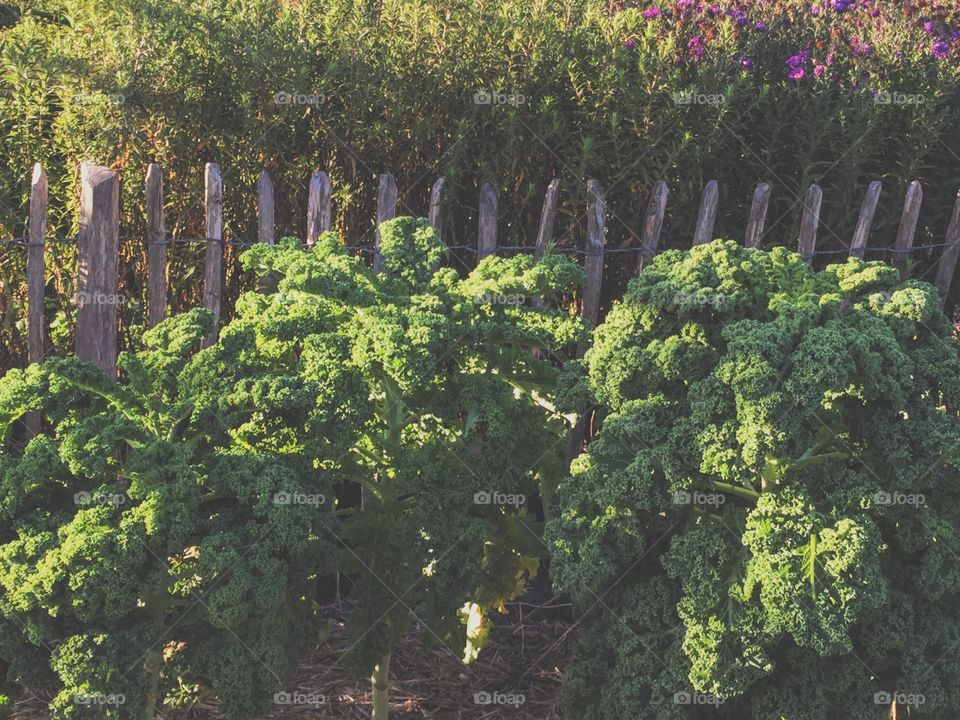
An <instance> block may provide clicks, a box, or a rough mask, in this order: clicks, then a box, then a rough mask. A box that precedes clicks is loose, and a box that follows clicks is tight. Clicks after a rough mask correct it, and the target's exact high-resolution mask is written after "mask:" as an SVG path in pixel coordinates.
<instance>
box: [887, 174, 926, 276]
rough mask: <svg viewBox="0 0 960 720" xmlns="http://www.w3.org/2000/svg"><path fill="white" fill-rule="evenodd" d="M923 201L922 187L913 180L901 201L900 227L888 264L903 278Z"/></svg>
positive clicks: (905, 274)
mask: <svg viewBox="0 0 960 720" xmlns="http://www.w3.org/2000/svg"><path fill="white" fill-rule="evenodd" d="M922 203H923V188H922V187H920V182H919V181H918V180H914V181H913V182H912V183H910V185H909V186H908V187H907V195H906V197H905V198H904V201H903V215H901V217H900V229H899V230H897V239H896V242H894V244H893V249H894V253H893V257H892V258H890V264H891V265H893V266H894V267H895V268H897V269H898V270H899V271H900V275H901V276H902V277H903V278H906V276H907V254H908V253H909V252H910V248H912V247H913V236H914V234H915V233H916V231H917V220H919V219H920V205H921V204H922Z"/></svg>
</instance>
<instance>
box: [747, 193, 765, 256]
mask: <svg viewBox="0 0 960 720" xmlns="http://www.w3.org/2000/svg"><path fill="white" fill-rule="evenodd" d="M769 204H770V186H769V185H768V184H767V183H760V184H759V185H757V189H756V190H754V191H753V204H752V205H751V206H750V219H749V220H747V234H746V236H745V237H744V239H743V244H744V245H745V246H746V247H751V248H759V247H760V246H762V245H763V226H764V225H765V224H766V222H767V207H768V206H769Z"/></svg>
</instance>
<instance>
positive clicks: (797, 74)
mask: <svg viewBox="0 0 960 720" xmlns="http://www.w3.org/2000/svg"><path fill="white" fill-rule="evenodd" d="M787 77H788V78H790V79H791V80H801V79H803V68H802V67H796V68H794V69H793V70H791V71H790V72H789V73H788V74H787Z"/></svg>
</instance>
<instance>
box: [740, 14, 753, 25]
mask: <svg viewBox="0 0 960 720" xmlns="http://www.w3.org/2000/svg"><path fill="white" fill-rule="evenodd" d="M748 22H750V21H749V20H747V18H746V16H744V15H741V16H740V17H738V18H737V26H738V27H743V26H744V25H746V24H747V23H748Z"/></svg>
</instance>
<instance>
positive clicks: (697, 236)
mask: <svg viewBox="0 0 960 720" xmlns="http://www.w3.org/2000/svg"><path fill="white" fill-rule="evenodd" d="M718 200H719V192H718V190H717V181H716V180H711V181H710V182H708V183H707V186H706V187H705V188H704V189H703V194H702V195H701V196H700V212H699V213H698V214H697V229H696V231H695V232H694V234H693V244H694V245H703V244H704V243H708V242H710V241H711V240H712V239H713V224H714V222H715V221H716V219H717V202H718Z"/></svg>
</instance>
